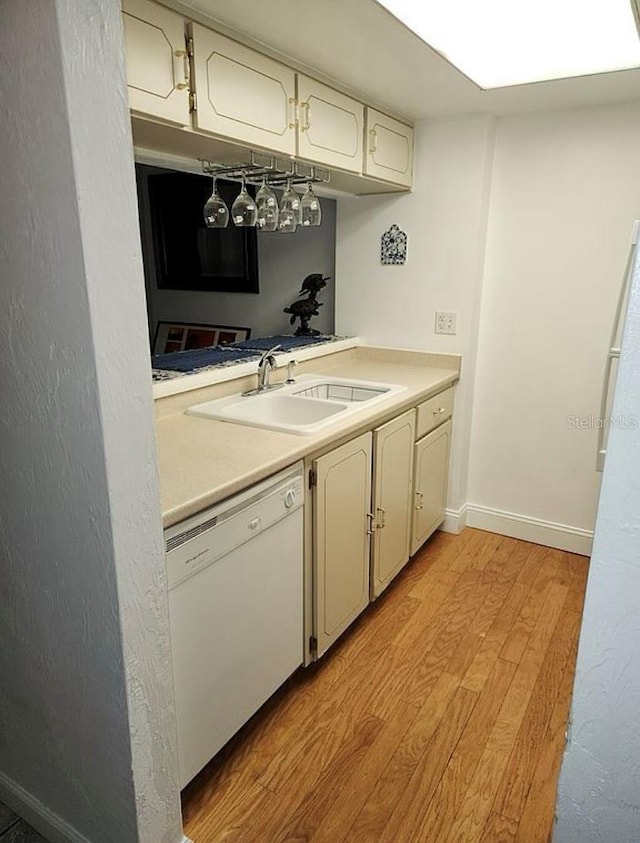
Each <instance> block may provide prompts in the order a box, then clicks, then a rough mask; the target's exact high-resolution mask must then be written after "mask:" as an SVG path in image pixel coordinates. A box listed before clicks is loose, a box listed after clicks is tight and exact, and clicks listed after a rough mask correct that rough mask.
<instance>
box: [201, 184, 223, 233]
mask: <svg viewBox="0 0 640 843" xmlns="http://www.w3.org/2000/svg"><path fill="white" fill-rule="evenodd" d="M202 215H203V216H204V221H205V225H206V226H207V228H226V227H227V224H228V222H229V209H228V208H227V205H226V203H225V201H224V199H223V198H222V196H220V194H219V193H218V186H217V184H216V177H215V176H214V177H213V192H212V193H211V196H210V197H209V198H208V199H207V201H206V202H205V206H204V208H203V211H202Z"/></svg>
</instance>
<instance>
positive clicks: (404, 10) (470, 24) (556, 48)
mask: <svg viewBox="0 0 640 843" xmlns="http://www.w3.org/2000/svg"><path fill="white" fill-rule="evenodd" d="M380 4H381V5H382V6H384V7H385V8H387V9H388V10H389V11H390V12H391V14H392V15H394V16H395V17H396V18H398V19H399V20H400V21H402V23H404V24H405V25H406V26H408V27H409V29H412V30H413V31H414V32H415V33H416V35H418V36H419V37H420V38H421V39H422V40H423V41H426V42H427V43H428V44H429V45H430V46H431V47H433V48H434V49H435V50H437V51H438V52H439V53H441V54H442V55H443V56H444V57H445V58H446V59H447V60H448V61H450V62H451V63H452V64H453V65H455V66H456V67H457V68H458V69H459V70H461V71H462V72H463V73H464V74H465V75H466V76H468V77H469V78H470V79H472V80H473V81H474V82H476V84H478V85H479V86H480V87H481V88H501V87H505V86H508V85H522V84H525V83H528V82H541V81H545V80H549V79H561V78H564V77H568V76H585V75H588V74H593V73H606V72H609V71H614V70H626V69H629V68H632V67H638V66H640V37H639V36H638V30H637V29H636V24H635V20H634V14H633V10H632V2H631V0H527V2H525V0H422V2H417V0H380Z"/></svg>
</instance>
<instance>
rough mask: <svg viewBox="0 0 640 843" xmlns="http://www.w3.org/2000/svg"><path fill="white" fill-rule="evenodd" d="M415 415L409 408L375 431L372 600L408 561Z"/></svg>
mask: <svg viewBox="0 0 640 843" xmlns="http://www.w3.org/2000/svg"><path fill="white" fill-rule="evenodd" d="M415 415H416V414H415V410H410V411H409V412H408V413H403V414H402V415H401V416H398V417H397V418H395V419H393V420H392V421H390V422H388V423H387V424H384V425H382V427H379V428H377V429H376V430H375V431H374V433H373V452H374V461H373V465H374V468H373V516H374V524H375V530H374V534H373V549H372V554H371V599H375V598H376V597H378V596H379V595H380V594H381V593H382V592H383V591H384V589H385V588H386V587H387V586H388V585H389V583H390V582H391V580H392V579H393V578H394V577H395V576H396V574H397V573H398V572H399V571H400V569H401V568H402V567H403V566H404V565H406V563H407V562H408V561H409V539H410V532H411V501H412V479H413V448H414V442H415V429H416V427H415Z"/></svg>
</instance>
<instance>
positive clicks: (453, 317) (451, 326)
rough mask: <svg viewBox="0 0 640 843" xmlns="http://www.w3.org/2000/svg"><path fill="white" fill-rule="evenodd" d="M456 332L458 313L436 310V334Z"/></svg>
mask: <svg viewBox="0 0 640 843" xmlns="http://www.w3.org/2000/svg"><path fill="white" fill-rule="evenodd" d="M457 333H458V314H457V313H445V312H444V311H438V312H436V334H457Z"/></svg>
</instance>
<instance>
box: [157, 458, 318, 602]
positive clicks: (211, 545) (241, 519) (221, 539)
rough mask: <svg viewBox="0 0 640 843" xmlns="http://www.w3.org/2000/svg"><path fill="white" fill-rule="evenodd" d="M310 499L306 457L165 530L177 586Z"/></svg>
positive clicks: (172, 581) (169, 570)
mask: <svg viewBox="0 0 640 843" xmlns="http://www.w3.org/2000/svg"><path fill="white" fill-rule="evenodd" d="M303 503H304V483H303V469H302V463H298V464H296V466H294V467H293V468H292V469H289V470H287V471H284V472H281V473H280V474H277V475H275V476H274V477H270V478H269V479H268V480H265V481H263V482H262V483H259V484H257V485H256V486H252V487H250V488H249V489H246V490H245V491H244V492H241V493H239V494H238V495H234V496H233V497H231V498H228V499H227V500H225V501H222V502H221V503H219V504H216V505H215V506H213V507H210V508H209V509H207V510H205V511H204V512H201V513H199V514H198V515H196V516H194V517H193V518H189V519H187V520H186V521H183V522H181V523H180V524H176V525H175V526H174V527H170V528H168V529H167V530H165V533H164V538H165V548H166V554H167V578H168V585H169V588H170V589H171V588H174V587H175V586H177V585H178V584H179V583H181V582H183V581H184V580H185V579H187V578H188V577H190V576H192V575H193V574H195V573H197V572H198V571H201V570H202V569H203V568H206V567H207V565H211V564H213V563H214V562H216V561H217V560H218V559H221V558H222V557H223V556H225V555H226V554H228V553H230V552H231V551H232V550H234V549H235V548H236V547H239V546H240V545H242V544H244V543H245V542H248V541H250V540H251V539H253V538H255V537H256V536H258V535H260V533H262V532H263V531H264V530H268V529H269V528H271V527H272V526H274V525H275V524H277V523H278V522H279V521H281V520H282V519H283V518H286V517H287V516H289V515H290V514H291V513H293V512H295V511H296V510H297V509H299V508H300V507H301V506H302V505H303Z"/></svg>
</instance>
